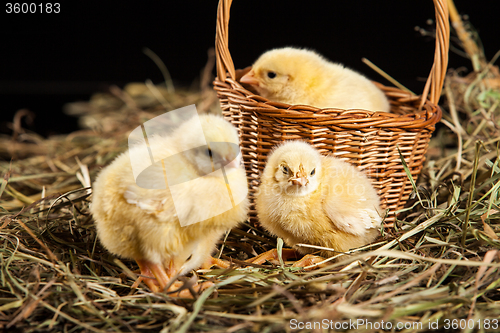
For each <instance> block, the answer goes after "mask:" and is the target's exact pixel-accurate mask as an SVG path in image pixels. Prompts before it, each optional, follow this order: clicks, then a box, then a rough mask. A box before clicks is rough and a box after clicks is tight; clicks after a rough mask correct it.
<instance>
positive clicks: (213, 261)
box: [201, 256, 231, 269]
mask: <svg viewBox="0 0 500 333" xmlns="http://www.w3.org/2000/svg"><path fill="white" fill-rule="evenodd" d="M213 266H217V267H219V268H229V267H230V266H231V265H230V264H229V262H227V261H226V260H222V259H218V258H214V257H212V256H210V257H208V259H207V261H205V262H204V263H203V265H202V266H201V268H202V269H210V268H212V267H213Z"/></svg>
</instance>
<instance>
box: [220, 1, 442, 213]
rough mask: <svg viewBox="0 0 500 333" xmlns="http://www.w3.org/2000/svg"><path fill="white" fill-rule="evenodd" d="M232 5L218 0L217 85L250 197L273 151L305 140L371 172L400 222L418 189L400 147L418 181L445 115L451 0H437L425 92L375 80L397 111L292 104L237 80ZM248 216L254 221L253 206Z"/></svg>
mask: <svg viewBox="0 0 500 333" xmlns="http://www.w3.org/2000/svg"><path fill="white" fill-rule="evenodd" d="M231 3H232V0H220V1H219V9H218V15H217V35H216V56H217V78H216V80H215V82H214V86H215V90H216V91H217V93H218V96H219V99H220V101H221V106H222V112H223V115H224V116H225V117H226V118H228V119H229V120H230V121H231V122H232V123H233V124H234V125H235V126H237V127H238V129H239V132H240V140H241V146H242V152H243V160H244V163H245V168H246V171H247V177H248V181H249V184H250V194H251V195H253V193H254V192H255V190H256V188H257V186H258V185H259V178H260V173H261V172H262V170H263V169H264V166H265V163H266V157H267V154H268V153H269V151H270V149H271V148H272V147H273V146H275V145H277V144H279V143H281V142H283V141H285V140H295V139H301V140H305V141H307V142H309V143H311V144H313V145H314V146H315V147H317V148H318V149H320V151H321V152H322V153H323V154H331V155H333V156H336V157H340V158H343V159H345V160H347V161H349V162H350V163H352V164H354V165H356V166H357V167H358V168H359V169H361V170H363V171H365V172H366V173H367V175H368V176H369V177H370V178H371V180H372V182H373V185H374V186H375V188H376V189H377V191H378V193H379V195H380V197H381V201H382V205H383V207H384V208H387V209H388V210H389V215H388V217H387V219H386V221H394V220H395V212H396V211H397V210H399V209H401V208H403V207H404V205H405V203H406V201H407V200H408V198H409V195H410V193H411V192H412V185H411V182H410V180H409V179H408V178H407V177H406V174H405V172H404V168H403V165H402V164H401V159H400V156H399V152H398V147H399V149H400V150H401V152H402V154H403V156H404V158H405V160H406V163H407V165H408V167H409V168H410V172H411V175H412V177H413V179H414V181H415V182H416V181H417V179H418V176H419V174H420V171H421V170H422V167H423V163H424V161H425V153H426V151H427V148H428V144H429V140H430V138H431V135H432V132H433V131H434V129H435V124H436V123H437V122H438V121H439V120H440V119H441V109H440V108H439V106H437V103H438V101H439V97H440V94H441V89H442V87H443V82H444V78H445V75H446V67H447V64H448V47H449V34H450V29H449V22H448V10H447V6H446V0H435V1H434V6H435V10H436V50H435V54H434V64H433V66H432V69H431V72H430V74H429V78H428V79H427V83H426V85H425V88H424V91H423V93H422V95H421V96H413V95H412V94H410V93H409V92H407V91H403V90H401V89H398V88H393V87H386V86H383V85H381V84H378V83H376V84H377V86H378V87H380V88H381V89H382V90H383V91H384V93H385V94H386V96H387V97H388V99H389V101H390V104H391V113H386V112H372V111H366V110H340V109H331V108H330V109H318V108H316V107H313V106H308V105H288V104H283V103H277V102H272V101H269V100H267V99H265V98H263V97H261V96H258V95H255V94H254V93H252V92H250V91H248V90H246V89H245V88H244V87H243V86H242V85H241V84H240V83H239V82H238V79H239V77H240V71H238V70H235V68H234V64H233V60H232V58H231V53H230V51H229V45H228V33H229V16H230V12H229V10H230V7H231ZM408 65H411V64H408ZM250 215H251V218H252V220H253V221H256V218H255V215H256V214H255V210H254V209H252V211H251V213H250Z"/></svg>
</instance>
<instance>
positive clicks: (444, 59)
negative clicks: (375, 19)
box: [215, 0, 450, 105]
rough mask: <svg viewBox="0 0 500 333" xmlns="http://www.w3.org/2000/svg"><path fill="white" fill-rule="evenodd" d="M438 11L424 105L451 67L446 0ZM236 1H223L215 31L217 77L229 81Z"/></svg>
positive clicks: (440, 2)
mask: <svg viewBox="0 0 500 333" xmlns="http://www.w3.org/2000/svg"><path fill="white" fill-rule="evenodd" d="M433 1H434V9H435V11H436V49H435V51H434V64H433V65H432V69H431V72H430V74H429V77H428V78H427V82H426V84H425V87H424V92H423V93H422V100H421V104H422V105H423V104H424V102H425V100H426V99H427V96H428V95H429V94H430V98H429V100H430V101H431V102H432V103H434V104H437V103H438V101H439V97H440V96H441V90H442V89H443V83H444V78H445V76H446V68H447V67H448V49H449V46H450V23H449V19H448V4H447V0H433ZM232 2H233V0H220V1H219V7H218V9H217V28H216V32H215V53H216V59H217V60H216V61H217V78H218V79H219V81H221V82H224V81H226V78H227V75H228V74H229V77H230V78H231V79H233V80H236V71H235V68H234V63H233V59H232V58H231V53H230V52H229V45H228V41H229V10H230V8H231V3H232Z"/></svg>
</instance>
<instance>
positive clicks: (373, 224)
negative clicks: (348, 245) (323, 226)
mask: <svg viewBox="0 0 500 333" xmlns="http://www.w3.org/2000/svg"><path fill="white" fill-rule="evenodd" d="M323 168H324V177H323V180H322V190H323V209H324V211H325V214H326V215H327V216H328V217H329V218H330V220H331V221H332V223H333V224H334V225H335V227H336V228H338V229H340V230H342V231H344V232H347V233H350V234H353V235H364V234H365V233H366V232H367V231H368V230H369V229H373V228H377V227H378V226H379V225H380V223H381V217H380V215H379V212H378V210H377V209H378V207H379V199H378V195H377V193H376V191H375V190H374V189H373V187H372V185H371V183H370V181H369V179H368V178H367V177H366V176H365V175H364V174H362V173H361V172H360V171H359V170H357V169H356V168H355V167H354V166H352V165H350V164H348V163H346V162H343V161H341V160H339V159H334V158H324V159H323Z"/></svg>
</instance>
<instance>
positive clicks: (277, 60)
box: [240, 47, 390, 112]
mask: <svg viewBox="0 0 500 333" xmlns="http://www.w3.org/2000/svg"><path fill="white" fill-rule="evenodd" d="M240 82H241V83H244V84H248V85H250V86H251V87H252V88H254V89H255V90H256V91H257V92H258V93H259V94H260V95H261V96H263V97H265V98H267V99H269V100H271V101H276V102H281V103H287V104H293V105H296V104H304V105H311V106H315V107H318V108H338V109H344V110H348V109H363V110H369V111H384V112H389V111H390V107H389V102H388V100H387V98H386V96H385V94H384V93H383V92H382V90H380V89H379V88H378V87H377V86H375V84H373V83H372V82H371V81H370V80H368V79H367V78H366V77H364V76H363V75H361V74H359V73H357V72H355V71H353V70H351V69H349V68H345V67H344V66H343V65H341V64H336V63H332V62H329V61H328V60H326V59H325V58H323V57H322V56H320V55H319V54H317V53H315V52H313V51H310V50H306V49H298V48H292V47H285V48H279V49H274V50H270V51H267V52H265V53H264V54H262V55H261V56H260V57H259V58H258V59H257V61H255V63H254V64H253V65H252V69H251V70H250V71H249V72H248V73H246V74H245V75H244V76H243V77H241V79H240Z"/></svg>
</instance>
